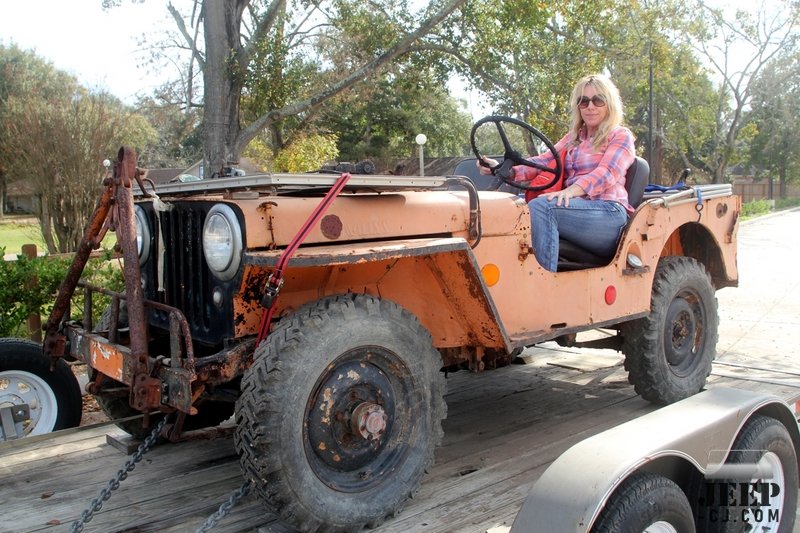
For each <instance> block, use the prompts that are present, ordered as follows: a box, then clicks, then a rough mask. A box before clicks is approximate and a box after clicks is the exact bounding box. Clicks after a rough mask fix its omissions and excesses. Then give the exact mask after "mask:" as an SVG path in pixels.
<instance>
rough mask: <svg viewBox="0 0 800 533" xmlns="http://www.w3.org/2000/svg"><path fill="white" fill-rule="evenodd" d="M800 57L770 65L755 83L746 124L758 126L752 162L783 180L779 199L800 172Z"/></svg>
mask: <svg viewBox="0 0 800 533" xmlns="http://www.w3.org/2000/svg"><path fill="white" fill-rule="evenodd" d="M798 80H800V56H799V55H798V54H797V53H795V54H792V55H789V56H785V57H782V58H779V59H778V60H776V61H773V62H771V63H770V64H769V65H767V66H766V67H765V68H764V69H763V71H762V72H761V74H760V75H759V76H758V78H757V79H756V80H755V81H754V82H753V100H752V103H751V108H752V111H751V113H750V114H749V116H748V117H747V123H748V124H751V125H753V126H755V129H756V134H755V136H754V138H753V140H752V141H751V143H750V161H751V162H752V163H753V164H754V165H757V166H758V167H760V168H761V169H763V170H764V171H766V172H767V173H776V174H777V175H778V177H779V180H780V197H781V198H785V197H786V183H787V181H788V180H789V179H790V177H791V173H792V171H794V172H795V173H797V172H798V171H800V130H798V129H797V123H798V120H800V117H799V116H798V109H800V81H798Z"/></svg>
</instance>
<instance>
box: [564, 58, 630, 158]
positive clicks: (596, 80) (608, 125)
mask: <svg viewBox="0 0 800 533" xmlns="http://www.w3.org/2000/svg"><path fill="white" fill-rule="evenodd" d="M587 85H591V86H592V87H594V90H595V91H597V94H600V95H602V96H604V97H605V99H606V107H607V108H608V114H607V115H606V118H605V119H604V120H603V122H601V123H600V126H598V128H597V132H596V133H595V135H594V139H593V141H592V148H593V149H594V150H595V151H600V149H601V148H602V147H603V145H604V144H605V143H606V142H607V140H608V135H609V134H610V133H611V130H613V129H614V128H616V127H617V126H621V125H622V117H623V110H622V98H620V96H619V89H617V86H616V85H614V82H612V81H611V80H610V79H609V78H608V77H607V76H603V75H602V74H590V75H589V76H584V77H583V78H581V79H580V80H578V83H576V84H575V88H574V89H573V90H572V100H571V101H570V110H571V114H572V121H571V123H572V125H571V126H570V129H569V131H570V133H571V134H572V143H573V144H576V145H577V144H580V131H581V129H582V128H583V127H584V126H585V123H584V122H583V118H582V117H581V110H580V109H579V108H578V100H579V99H580V97H581V96H583V89H584V88H585V87H586V86H587Z"/></svg>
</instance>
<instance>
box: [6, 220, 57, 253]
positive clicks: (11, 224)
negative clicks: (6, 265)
mask: <svg viewBox="0 0 800 533" xmlns="http://www.w3.org/2000/svg"><path fill="white" fill-rule="evenodd" d="M23 244H35V245H36V247H37V248H38V250H39V251H45V250H47V248H46V247H45V245H44V240H43V239H42V233H41V232H40V231H39V224H38V222H30V219H25V220H20V219H10V218H5V219H0V248H5V249H6V250H5V253H6V254H20V253H22V245H23Z"/></svg>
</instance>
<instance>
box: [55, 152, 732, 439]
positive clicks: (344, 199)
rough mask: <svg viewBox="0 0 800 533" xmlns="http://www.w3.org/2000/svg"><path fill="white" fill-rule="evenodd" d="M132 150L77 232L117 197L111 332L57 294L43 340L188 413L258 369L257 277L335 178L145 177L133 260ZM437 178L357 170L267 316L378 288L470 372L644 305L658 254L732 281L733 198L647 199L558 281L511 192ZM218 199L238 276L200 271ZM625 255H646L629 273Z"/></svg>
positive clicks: (377, 423)
mask: <svg viewBox="0 0 800 533" xmlns="http://www.w3.org/2000/svg"><path fill="white" fill-rule="evenodd" d="M130 157H131V155H130V154H128V153H127V152H126V153H123V152H121V154H120V161H119V162H118V164H117V167H118V168H117V167H115V177H114V183H113V184H109V186H108V187H107V189H106V192H105V193H104V195H103V198H102V199H101V202H100V204H99V205H100V207H99V208H98V211H97V212H96V214H95V216H94V217H93V219H92V222H91V223H90V225H89V227H88V228H87V239H86V241H87V242H86V247H89V248H90V247H92V246H94V244H96V242H99V240H98V239H97V235H99V234H100V232H101V228H102V226H103V224H104V221H105V220H106V217H107V215H108V212H109V211H110V210H111V207H110V206H111V205H112V204H113V212H114V213H116V215H115V217H112V219H113V222H112V224H111V226H112V227H114V229H116V231H117V233H118V235H119V237H120V244H121V246H122V250H123V253H124V254H125V277H126V294H116V295H114V300H113V301H114V302H115V303H114V304H113V305H112V326H111V327H110V328H109V331H107V332H106V331H103V332H92V331H91V321H89V322H88V323H87V322H86V321H83V322H64V323H63V324H62V320H61V319H62V318H63V310H64V309H65V308H66V305H67V304H65V303H64V302H63V301H62V300H63V298H62V297H63V295H64V294H66V293H67V292H69V291H68V290H66V289H64V288H62V294H61V295H60V296H59V300H58V301H57V303H56V308H57V312H56V311H54V314H53V317H51V319H50V321H48V325H47V340H46V342H45V346H46V347H47V348H48V350H49V353H50V354H52V355H53V356H60V355H62V354H63V353H64V350H63V346H64V345H65V340H68V345H69V348H70V352H69V353H70V355H72V356H73V357H76V358H77V359H80V360H82V361H85V362H86V363H87V364H89V365H90V366H91V367H92V368H94V369H96V370H97V371H98V372H100V373H102V374H103V375H106V376H109V377H110V378H112V379H113V380H114V381H115V382H119V383H122V384H124V385H125V386H127V387H129V388H130V401H131V405H132V406H133V407H134V408H135V409H136V410H140V411H147V410H153V409H157V410H162V411H165V412H169V411H172V410H178V411H180V412H183V413H187V414H194V413H196V408H195V404H196V402H197V400H198V399H200V398H201V397H204V396H206V395H208V394H214V393H215V391H222V390H225V389H226V387H228V389H227V393H228V394H233V395H235V394H236V390H235V389H236V387H237V386H238V385H237V384H236V380H237V378H239V377H241V375H242V374H243V373H244V371H245V370H246V369H247V368H248V367H249V365H250V364H251V363H252V357H253V346H254V340H255V336H256V335H257V334H258V331H259V321H260V319H261V317H262V315H263V313H264V308H263V305H262V297H263V293H264V287H265V285H266V283H267V280H268V277H269V275H270V273H271V272H272V270H273V268H274V267H275V265H276V264H277V262H278V259H279V257H280V255H281V253H282V250H283V249H284V248H285V247H286V246H287V245H288V243H289V242H290V241H291V240H292V238H293V237H294V236H295V234H296V233H297V232H298V230H299V228H300V226H301V225H302V224H303V221H305V220H307V219H308V217H309V215H310V214H311V212H312V211H313V210H314V209H315V207H316V206H317V204H318V203H319V202H320V198H321V196H322V194H323V193H324V192H325V191H326V190H327V189H328V188H330V186H331V185H332V183H333V182H334V180H335V178H336V177H335V176H329V175H270V176H253V177H247V178H223V179H217V180H205V181H199V182H191V183H184V184H176V185H169V186H164V187H160V188H158V189H157V193H158V197H153V196H146V195H143V194H142V193H141V191H142V190H143V188H141V186H140V191H139V196H138V198H137V199H136V200H135V203H136V205H137V206H138V207H137V208H138V209H141V210H142V212H143V213H145V214H146V217H147V219H148V221H149V222H148V224H149V225H150V229H149V233H148V235H149V240H147V239H145V240H146V241H147V242H144V246H146V247H149V248H151V249H152V252H151V253H150V255H149V258H148V259H147V260H145V261H143V262H142V265H141V270H140V268H139V264H140V260H139V257H138V256H137V245H136V233H135V231H136V230H135V222H134V215H133V210H134V206H133V205H132V204H133V198H134V193H133V192H132V191H131V189H130V185H129V184H130V182H131V179H130V178H131V176H135V175H136V169H135V166H133V167H132V166H131V165H132V162H131V160H130ZM134 157H135V156H134ZM133 161H135V159H133ZM448 186H450V187H454V186H455V187H457V188H463V186H464V183H463V178H458V179H451V180H448V179H447V178H398V177H394V176H354V177H353V178H352V180H351V182H350V183H348V185H347V188H346V189H345V191H344V192H343V193H342V194H341V195H340V196H339V197H338V198H336V200H335V201H334V202H333V203H332V205H331V206H330V208H329V209H328V211H327V212H326V213H325V214H324V216H322V217H321V219H320V220H319V221H318V223H317V224H315V225H314V227H313V228H311V231H310V233H309V235H308V236H307V238H306V239H305V241H304V243H303V246H301V247H300V248H299V249H298V250H297V252H296V253H295V255H294V256H293V257H292V259H291V261H290V263H289V267H288V269H287V271H286V272H285V279H284V283H283V285H282V287H281V289H280V298H278V299H277V300H276V301H275V303H274V305H275V313H274V317H275V320H279V319H280V318H281V317H283V316H286V315H288V314H290V313H292V312H293V311H294V310H296V309H298V308H299V307H300V306H302V305H304V304H306V303H308V302H312V301H316V300H319V299H321V298H324V297H326V296H332V295H341V294H350V293H354V294H367V295H372V296H375V297H379V298H382V299H387V300H391V301H393V302H395V303H397V304H399V305H400V306H401V307H402V308H404V309H406V310H408V311H409V312H410V313H412V314H413V315H414V316H416V317H417V319H418V320H419V321H420V322H421V323H422V325H423V326H424V327H425V328H426V329H427V330H428V331H429V332H430V333H431V336H432V339H433V345H434V346H435V348H437V349H438V350H439V353H440V354H441V355H442V365H443V366H445V367H453V366H458V367H462V368H469V369H471V370H474V371H478V370H482V369H484V368H487V367H489V368H491V367H493V366H498V365H501V364H505V363H507V362H509V361H510V358H511V354H512V353H513V352H514V351H515V350H517V349H519V348H522V347H525V346H531V345H533V344H536V343H539V342H543V341H546V340H550V339H554V338H557V337H562V336H566V335H570V334H574V333H577V332H580V331H584V330H589V329H594V328H597V327H609V328H614V327H615V325H617V324H620V323H623V322H626V321H629V320H632V319H635V318H637V317H641V316H644V315H646V314H647V313H648V312H649V305H650V293H651V289H652V285H653V279H654V273H655V268H656V264H657V263H658V260H659V258H660V257H663V256H667V255H685V256H690V257H693V258H695V259H697V260H698V261H700V262H701V263H702V264H703V265H705V268H706V269H707V270H708V271H709V272H710V273H711V276H712V279H713V282H714V285H715V287H716V288H721V287H725V286H731V285H736V283H737V279H738V272H737V266H736V232H737V228H738V216H739V211H740V203H739V199H738V197H736V196H725V197H720V198H713V199H708V200H705V201H703V205H702V207H703V209H702V210H701V211H699V212H698V210H697V207H696V206H695V205H694V204H681V205H675V206H671V207H665V206H664V205H661V204H660V203H659V202H657V201H653V200H649V201H645V202H644V203H643V204H642V205H641V206H640V207H639V208H638V209H637V211H636V213H635V214H634V215H633V217H632V219H631V221H630V223H629V225H628V228H627V229H626V231H625V233H624V235H623V237H622V240H621V243H620V245H619V248H618V250H617V253H616V255H615V256H614V258H613V259H612V260H611V262H610V263H609V264H607V265H604V266H600V267H596V268H589V269H583V270H575V271H569V272H557V273H553V272H548V271H546V270H544V269H543V268H542V267H541V266H540V265H539V264H538V262H537V260H536V258H535V257H534V255H533V253H532V251H531V248H530V246H531V227H530V216H529V212H528V207H527V205H526V204H525V202H524V201H523V200H522V199H521V198H519V197H517V196H514V195H511V194H508V193H502V192H481V193H480V194H477V193H476V192H475V191H474V189H470V188H469V187H468V186H467V188H466V189H467V190H448ZM112 199H113V201H112ZM220 204H224V205H225V206H227V207H226V208H225V209H227V210H229V212H230V213H232V215H229V216H233V217H235V221H234V223H235V224H238V226H239V228H240V233H241V240H242V244H241V252H240V254H239V256H238V257H237V260H239V261H240V262H239V264H238V268H236V269H235V272H233V273H231V274H226V275H225V276H222V277H219V276H218V275H216V274H214V273H211V272H209V266H208V264H207V262H206V259H205V258H204V255H203V253H204V252H203V248H202V244H201V241H202V234H203V231H204V225H205V224H206V222H207V219H208V217H209V213H210V212H213V210H214V209H217V208H216V207H215V206H218V205H220ZM164 205H166V206H167V207H168V209H166V208H164ZM226 212H228V211H226ZM105 224H106V226H108V225H109V224H108V223H107V222H106V223H105ZM82 249H83V248H82ZM87 254H88V251H87ZM631 254H632V255H634V256H636V257H638V258H639V259H640V260H641V265H637V266H631V264H630V263H629V262H628V259H627V258H628V256H629V255H631ZM80 257H81V258H82V257H83V255H80ZM80 261H83V262H84V263H85V260H84V259H81V260H80ZM78 263H79V260H78V259H76V264H78ZM80 269H82V264H80V265H79V267H75V268H74V270H75V272H77V273H78V274H79V273H80ZM75 272H73V271H72V270H71V271H70V277H69V283H67V281H65V285H66V288H67V289H69V286H68V285H70V284H72V283H76V282H77V275H76V274H75ZM97 290H99V289H91V288H89V289H87V291H88V292H89V293H91V292H92V291H97ZM101 292H102V291H101ZM120 301H127V309H128V316H129V319H128V321H129V322H128V324H127V327H128V328H129V333H128V335H127V336H121V335H120V334H119V332H118V331H117V329H119V328H118V324H117V320H118V319H117V315H118V314H119V302H120ZM95 392H99V390H95ZM362 415H363V416H362V417H361V418H360V419H359V420H361V422H360V426H359V427H362V426H363V427H365V428H366V429H364V431H365V432H366V433H367V434H370V435H371V434H374V433H378V432H380V431H381V417H380V415H379V413H375V412H365V413H362Z"/></svg>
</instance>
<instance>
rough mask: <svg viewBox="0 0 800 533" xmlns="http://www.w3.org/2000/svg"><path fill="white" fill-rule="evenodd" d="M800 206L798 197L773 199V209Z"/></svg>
mask: <svg viewBox="0 0 800 533" xmlns="http://www.w3.org/2000/svg"><path fill="white" fill-rule="evenodd" d="M799 206H800V198H778V199H777V200H775V209H789V208H792V207H799Z"/></svg>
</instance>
